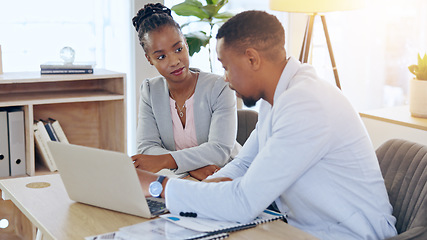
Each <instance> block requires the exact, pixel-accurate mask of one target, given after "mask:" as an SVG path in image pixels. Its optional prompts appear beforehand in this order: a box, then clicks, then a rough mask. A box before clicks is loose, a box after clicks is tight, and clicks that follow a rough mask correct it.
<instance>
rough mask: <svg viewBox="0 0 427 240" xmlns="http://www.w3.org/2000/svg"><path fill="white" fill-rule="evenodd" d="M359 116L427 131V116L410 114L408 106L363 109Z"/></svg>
mask: <svg viewBox="0 0 427 240" xmlns="http://www.w3.org/2000/svg"><path fill="white" fill-rule="evenodd" d="M360 116H362V117H365V118H371V119H375V120H379V121H384V122H389V123H394V124H398V125H402V126H406V127H411V128H417V129H421V130H425V131H427V118H419V117H413V116H411V112H410V111H409V106H398V107H390V108H382V109H377V110H369V111H363V112H361V113H360Z"/></svg>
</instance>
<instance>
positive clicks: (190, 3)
mask: <svg viewBox="0 0 427 240" xmlns="http://www.w3.org/2000/svg"><path fill="white" fill-rule="evenodd" d="M202 8H203V4H202V3H201V2H199V1H197V0H185V2H183V3H180V4H177V5H175V6H173V7H172V8H171V10H172V11H174V12H175V13H176V14H177V15H179V16H195V17H198V18H200V19H204V18H209V15H208V14H207V13H206V12H205V11H204V10H203V9H202Z"/></svg>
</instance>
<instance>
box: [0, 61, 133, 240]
mask: <svg viewBox="0 0 427 240" xmlns="http://www.w3.org/2000/svg"><path fill="white" fill-rule="evenodd" d="M125 81H126V75H125V74H123V73H117V72H112V71H108V70H104V69H95V71H94V73H93V74H62V75H61V74H58V75H40V72H10V73H3V74H0V109H7V108H10V107H15V108H19V109H21V110H24V121H25V122H24V125H25V155H26V162H25V164H26V166H25V168H26V175H25V176H27V175H28V176H34V175H44V174H50V173H51V172H50V171H49V170H48V168H47V167H46V166H43V164H41V162H42V161H40V159H37V156H36V154H35V145H34V144H35V141H34V127H33V122H34V120H39V119H47V118H49V117H50V118H53V119H56V120H58V121H59V122H60V124H61V127H62V129H63V130H64V132H65V134H66V136H67V138H68V140H69V142H70V143H73V144H78V145H84V146H89V147H96V148H101V149H107V150H113V151H119V152H126V82H125ZM19 177H22V176H19ZM0 179H2V178H0ZM3 179H4V178H3ZM0 194H1V191H0ZM0 216H2V217H0V219H2V218H4V217H6V219H8V220H9V223H10V225H9V227H8V228H6V229H3V230H2V231H0V239H2V237H6V238H7V239H34V236H35V227H34V226H33V225H32V224H31V222H30V221H29V220H28V219H27V218H26V217H25V215H24V214H22V213H21V212H20V211H19V210H18V208H17V207H16V206H14V205H13V204H12V203H11V202H10V201H5V200H1V199H0Z"/></svg>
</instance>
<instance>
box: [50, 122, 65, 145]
mask: <svg viewBox="0 0 427 240" xmlns="http://www.w3.org/2000/svg"><path fill="white" fill-rule="evenodd" d="M49 122H50V123H51V125H52V127H53V130H54V131H55V133H56V136H57V138H58V141H59V142H62V143H69V142H68V138H67V136H66V135H65V133H64V130H62V127H61V124H59V121H57V120H55V119H53V118H49Z"/></svg>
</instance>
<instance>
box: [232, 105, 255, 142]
mask: <svg viewBox="0 0 427 240" xmlns="http://www.w3.org/2000/svg"><path fill="white" fill-rule="evenodd" d="M257 122H258V113H257V112H256V111H253V110H247V109H238V110H237V138H236V140H237V142H238V143H240V145H242V146H243V144H244V143H245V142H246V140H247V139H248V137H249V135H251V132H252V130H254V129H255V125H256V123H257Z"/></svg>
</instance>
